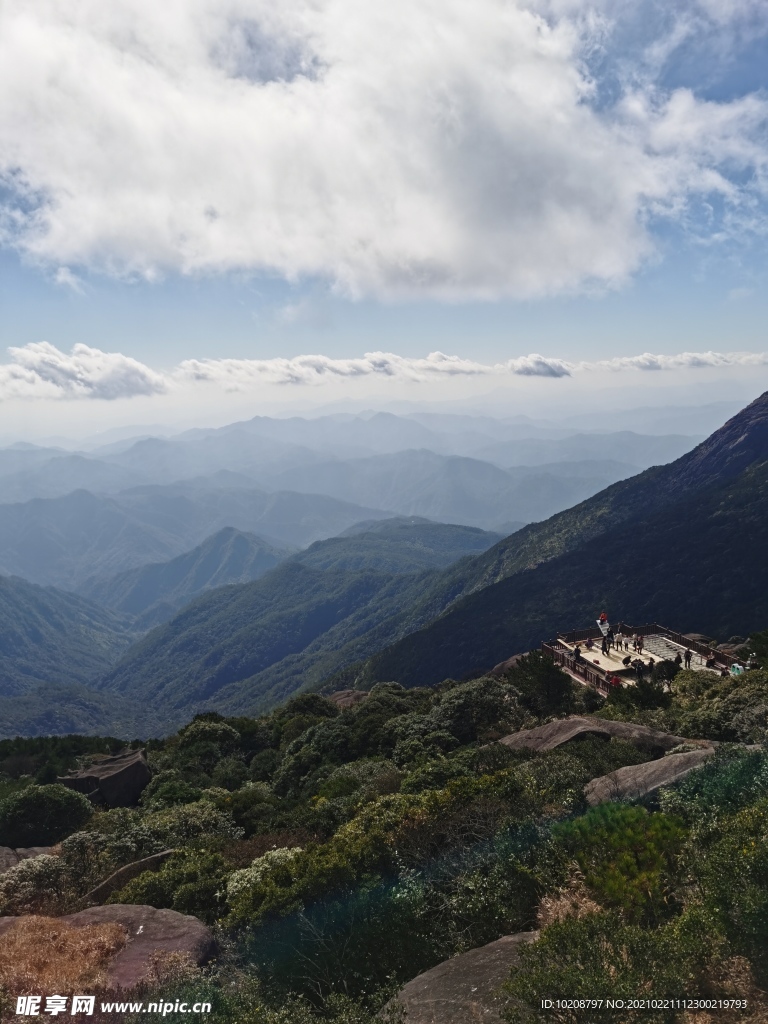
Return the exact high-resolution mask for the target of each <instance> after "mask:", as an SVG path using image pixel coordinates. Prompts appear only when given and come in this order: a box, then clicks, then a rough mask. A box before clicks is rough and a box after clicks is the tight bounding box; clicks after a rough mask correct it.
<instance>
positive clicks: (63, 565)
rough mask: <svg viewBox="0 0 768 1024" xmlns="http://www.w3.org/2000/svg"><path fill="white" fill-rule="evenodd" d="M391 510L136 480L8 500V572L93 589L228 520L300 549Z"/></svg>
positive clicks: (2, 515)
mask: <svg viewBox="0 0 768 1024" xmlns="http://www.w3.org/2000/svg"><path fill="white" fill-rule="evenodd" d="M387 515H388V513H386V512H384V511H381V510H378V509H369V508H363V507H359V506H355V505H351V504H349V503H348V502H341V501H337V500H336V499H334V498H330V497H328V496H325V495H317V496H315V495H306V494H292V493H290V492H278V493H272V494H267V493H266V492H264V491H259V490H256V489H253V488H252V489H245V488H243V489H237V490H234V489H230V490H223V489H214V490H207V489H206V486H205V483H204V482H203V483H196V482H194V481H193V482H190V483H188V484H175V485H170V486H167V487H160V486H154V487H152V486H149V487H142V488H134V489H131V490H129V491H124V492H121V493H119V494H118V495H114V496H112V497H105V496H98V495H94V494H91V493H90V492H87V491H76V492H74V493H73V494H69V495H67V496H66V497H63V498H52V499H34V500H33V501H30V502H25V503H23V504H16V505H0V571H4V572H7V573H10V574H13V575H18V576H22V577H24V578H25V579H28V580H30V581H32V582H35V583H41V584H54V585H56V586H60V587H64V588H66V589H78V588H80V587H92V586H93V585H95V584H94V583H93V582H92V581H94V580H95V579H96V578H100V577H102V578H106V577H111V576H114V575H116V574H117V573H119V572H122V571H125V570H127V569H134V568H141V567H143V566H145V565H147V564H149V563H153V562H161V561H166V560H168V559H171V558H175V557H177V556H179V555H182V554H184V553H185V552H186V551H189V550H190V549H191V548H193V547H194V546H195V545H197V544H200V543H201V542H202V541H203V540H204V539H205V538H206V537H209V536H211V535H212V534H214V533H216V532H217V531H218V530H221V529H223V528H224V527H234V528H235V529H239V530H243V531H246V532H252V533H256V534H258V535H259V536H261V537H263V538H264V540H265V541H266V542H268V543H270V544H272V545H273V546H275V547H278V548H279V547H301V546H303V545H305V544H309V543H312V542H313V541H315V540H317V539H320V538H322V537H328V536H334V535H336V534H338V533H339V532H341V531H342V530H344V529H346V528H347V527H349V526H352V525H354V524H355V523H357V522H359V521H360V520H363V519H384V518H386V517H387Z"/></svg>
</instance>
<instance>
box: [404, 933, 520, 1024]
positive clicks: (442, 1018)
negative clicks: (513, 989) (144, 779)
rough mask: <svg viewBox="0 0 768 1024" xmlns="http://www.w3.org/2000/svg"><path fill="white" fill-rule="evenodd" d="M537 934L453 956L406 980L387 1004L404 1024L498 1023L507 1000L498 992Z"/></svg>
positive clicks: (505, 939) (514, 938)
mask: <svg viewBox="0 0 768 1024" xmlns="http://www.w3.org/2000/svg"><path fill="white" fill-rule="evenodd" d="M537 937H538V932H518V934H517V935H505V936H504V937H503V938H501V939H497V940H496V942H490V943H488V945H487V946H480V947H479V948H478V949H471V950H470V951H469V952H468V953H462V954H461V955H460V956H455V957H452V958H451V959H450V960H446V961H444V963H442V964H438V965H437V967H433V968H432V970H431V971H426V972H425V973H424V974H420V975H419V976H418V977H417V978H414V979H413V981H409V982H408V984H407V985H405V986H404V987H403V988H402V989H401V990H400V991H399V992H398V994H397V995H396V996H395V997H394V999H393V1000H392V1002H393V1003H395V1004H396V1003H399V1004H400V1005H401V1006H403V1007H404V1008H405V1011H406V1020H407V1021H408V1024H470V1022H472V1021H482V1022H483V1024H502V1019H501V1011H502V1010H503V1009H504V1007H505V1006H506V1005H507V1002H508V1000H507V997H506V996H505V995H504V993H503V992H501V991H500V989H501V986H502V985H503V984H504V982H505V981H506V980H507V978H508V977H509V972H510V969H511V968H512V966H513V965H514V964H515V963H516V962H517V960H518V951H519V949H520V946H521V944H522V943H524V942H531V941H532V940H533V939H535V938H537Z"/></svg>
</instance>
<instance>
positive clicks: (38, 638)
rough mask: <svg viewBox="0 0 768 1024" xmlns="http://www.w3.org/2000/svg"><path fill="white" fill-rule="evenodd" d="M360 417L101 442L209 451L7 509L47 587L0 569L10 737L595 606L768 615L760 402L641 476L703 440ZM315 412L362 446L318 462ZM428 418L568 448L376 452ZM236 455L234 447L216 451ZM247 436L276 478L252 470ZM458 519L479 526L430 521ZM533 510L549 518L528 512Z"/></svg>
mask: <svg viewBox="0 0 768 1024" xmlns="http://www.w3.org/2000/svg"><path fill="white" fill-rule="evenodd" d="M358 419H359V422H358ZM358 419H355V418H352V417H327V418H325V419H324V420H322V421H306V420H297V421H272V420H269V421H266V422H265V421H264V420H260V419H258V418H257V419H256V420H254V421H250V423H248V424H235V425H233V427H232V428H221V430H219V431H193V432H190V433H189V434H187V435H183V436H182V437H181V439H170V440H169V441H165V440H158V439H150V440H149V441H148V442H140V443H139V444H138V445H137V444H130V443H126V442H123V441H119V442H116V443H115V444H112V445H109V446H107V447H108V448H109V449H110V450H109V451H103V452H102V455H104V456H108V457H107V458H106V459H105V461H104V463H103V464H104V465H105V466H107V467H108V469H109V470H110V471H112V470H115V468H116V467H117V470H116V471H119V472H121V473H127V474H130V473H134V472H136V473H144V472H146V471H147V469H148V468H149V469H150V470H151V472H152V473H157V474H158V475H159V476H162V474H163V473H166V474H170V473H172V468H171V467H172V466H173V465H174V463H173V453H174V452H176V453H177V454H178V453H179V452H181V453H182V454H181V463H180V465H181V468H182V469H185V470H187V471H188V470H190V468H191V467H192V466H193V465H194V466H198V467H199V466H200V465H205V468H206V470H208V472H207V475H206V474H204V475H202V476H200V477H195V478H192V479H188V480H182V481H178V482H170V481H169V480H168V479H167V478H166V479H165V480H164V481H163V482H162V483H154V484H146V483H145V484H141V485H140V486H133V487H129V488H125V489H121V490H118V491H117V492H116V493H113V494H94V493H91V492H88V491H86V490H80V491H75V492H74V493H71V494H68V495H65V496H62V497H57V498H47V499H42V498H38V499H34V500H30V501H27V502H18V503H6V504H0V572H4V573H8V574H12V575H16V576H24V577H25V579H26V580H28V581H32V583H30V582H25V580H22V579H10V580H9V579H3V580H1V581H0V582H1V583H2V587H3V588H5V590H4V591H3V592H0V605H2V602H4V612H5V620H6V622H7V623H8V624H9V627H10V628H8V629H6V635H7V641H8V642H7V644H6V646H5V647H4V648H2V650H1V651H0V657H2V658H3V659H5V660H2V661H0V670H2V673H3V674H2V676H0V716H3V720H4V721H5V722H6V725H4V726H2V730H0V731H4V730H6V729H13V728H20V729H23V730H26V731H39V730H41V729H53V728H54V724H55V723H58V724H56V726H55V730H54V731H58V730H59V728H61V729H64V728H75V729H76V730H80V729H83V730H85V731H92V730H102V731H105V730H106V731H112V732H114V731H115V729H114V728H112V726H115V728H117V727H118V726H120V723H122V725H121V726H120V728H121V729H122V730H123V732H124V734H126V735H127V734H128V733H129V732H135V733H138V734H141V733H152V732H157V731H164V730H166V729H170V728H175V727H176V726H178V725H179V724H180V723H182V722H183V721H185V720H186V719H188V718H189V717H190V715H191V714H193V713H195V712H196V711H199V710H206V709H212V708H213V709H217V710H219V709H220V710H222V711H227V712H231V713H247V712H253V711H259V710H265V709H267V708H269V707H271V706H274V704H275V703H277V702H279V701H281V700H283V699H285V697H286V696H289V695H290V694H292V693H295V692H297V691H299V690H304V689H308V688H309V689H312V688H318V687H323V686H328V685H339V686H341V685H344V686H347V685H368V684H369V683H371V682H375V681H377V680H387V679H398V680H400V681H402V682H404V683H406V684H408V685H419V684H429V683H434V682H436V681H439V680H440V679H442V678H444V677H446V676H454V677H461V676H464V675H467V674H472V673H474V672H477V671H481V670H484V669H487V668H488V667H490V666H491V665H493V664H494V663H496V662H498V661H500V660H502V659H503V658H504V657H506V656H508V655H510V654H513V653H516V652H517V651H519V650H523V649H526V648H528V647H530V646H531V645H532V644H538V643H539V642H540V640H541V639H542V638H543V637H545V636H547V635H548V634H550V633H552V632H553V631H554V630H556V629H557V628H559V627H561V626H563V625H567V626H572V625H576V624H578V623H579V622H588V621H591V619H592V618H593V617H594V615H595V614H596V610H599V609H600V608H602V607H603V606H607V607H608V608H609V610H610V612H611V614H612V615H614V616H621V617H624V618H627V619H631V618H633V617H652V618H667V620H668V621H669V624H670V625H674V626H677V627H679V628H682V629H697V630H704V631H708V632H712V633H714V634H718V635H725V634H730V633H741V634H744V633H746V632H749V631H750V630H752V629H754V628H759V627H761V626H764V624H765V620H766V619H767V618H768V606H766V600H765V598H764V597H763V594H764V593H766V586H765V584H766V583H768V578H766V576H767V575H768V567H764V565H763V562H764V559H761V558H760V557H759V555H760V552H761V551H762V550H764V549H765V541H766V537H765V530H766V527H765V525H764V524H765V523H768V495H767V493H766V468H765V467H766V463H768V428H767V427H766V423H767V422H768V396H763V397H762V398H761V399H758V400H757V401H756V402H754V403H753V404H752V405H751V406H749V407H748V408H747V409H745V410H743V411H742V412H740V413H738V414H737V416H735V417H734V418H733V419H732V420H730V421H729V422H728V423H727V424H726V425H725V426H724V427H722V428H721V429H720V430H718V431H716V432H715V433H714V434H713V435H712V436H711V437H709V438H708V439H707V440H705V441H704V442H702V443H701V444H699V445H698V446H697V447H696V448H694V449H693V450H692V451H688V452H687V453H685V454H683V455H682V456H681V457H679V458H677V459H675V461H673V462H671V463H669V464H667V465H664V466H657V467H655V468H650V469H646V470H645V471H644V472H641V473H639V474H634V475H632V476H631V477H629V478H626V479H622V477H624V476H625V475H626V474H627V473H629V472H631V464H630V463H628V462H627V461H624V460H625V459H626V458H628V456H629V454H631V455H632V457H633V458H635V459H637V460H638V463H637V464H640V465H642V462H643V460H642V459H641V458H640V459H638V456H643V455H645V456H649V455H651V454H655V455H657V456H658V455H660V454H663V452H664V450H665V446H666V448H667V449H669V448H673V449H674V446H675V445H677V449H678V450H679V449H680V448H683V447H686V446H689V445H690V443H691V440H690V438H682V439H680V438H678V439H674V438H672V439H670V438H669V437H661V436H654V437H648V438H641V439H640V440H639V441H637V440H636V438H637V436H638V435H624V436H623V437H619V435H617V434H613V435H611V434H605V435H597V434H592V435H586V434H582V435H577V434H574V433H572V434H570V435H568V436H557V434H558V431H556V430H554V431H553V430H549V431H548V430H547V429H545V428H542V429H541V431H540V435H539V436H538V437H529V438H525V437H517V438H515V437H513V436H510V435H512V434H514V432H515V431H517V432H518V433H519V432H521V431H523V432H524V431H526V430H530V429H531V428H530V426H529V425H526V424H522V425H521V424H511V423H510V424H506V425H505V424H503V423H502V424H499V422H498V421H492V422H493V423H495V424H496V426H495V427H491V426H490V425H489V424H488V423H486V422H485V421H484V420H483V418H482V417H477V418H476V419H477V421H478V422H477V423H474V422H473V423H472V424H471V425H469V426H468V424H467V423H465V422H464V419H468V418H463V417H456V418H452V417H442V418H440V417H434V418H433V419H431V420H429V422H428V423H419V422H416V420H408V419H405V418H402V417H391V418H389V417H384V418H383V419H379V420H377V421H376V422H375V423H374V424H373V425H372V426H370V427H368V426H366V424H369V423H370V421H371V420H372V419H373V417H367V418H366V417H361V418H358ZM318 422H319V425H318ZM308 424H314V427H313V428H312V429H315V430H316V433H317V437H316V438H315V441H314V443H318V444H319V443H321V441H322V443H326V442H327V443H328V444H329V445H330V444H332V443H333V444H336V443H339V444H340V443H341V439H342V438H346V440H347V442H351V441H354V442H355V444H356V445H359V446H360V448H362V449H363V451H362V454H361V451H360V448H352V447H347V449H346V451H345V454H344V457H343V458H341V457H338V458H337V457H334V458H330V459H329V458H327V457H326V458H325V459H324V461H323V460H321V459H320V457H319V453H318V451H315V450H312V449H310V448H309V447H307V446H305V445H304V442H305V441H307V440H308V439H309V438H308V435H309V434H310V433H311V429H310V426H308ZM414 424H415V426H416V428H418V429H419V430H422V431H431V433H432V434H433V435H436V436H437V435H438V434H439V436H441V437H443V438H445V437H447V436H448V435H450V434H451V432H453V433H454V434H455V435H456V436H458V437H460V438H463V440H462V442H461V443H462V444H467V445H469V444H470V441H471V443H472V444H474V443H475V442H476V441H477V438H478V437H480V439H481V440H482V441H484V442H486V443H487V444H502V445H506V444H510V443H512V442H520V443H522V444H531V445H536V446H538V455H537V458H540V457H541V456H542V452H544V450H545V448H546V446H548V445H550V444H554V445H559V446H560V447H559V448H558V453H559V454H560V455H566V457H565V458H564V459H558V460H556V461H555V462H554V464H551V463H550V464H542V465H530V466H529V465H524V464H521V465H517V466H513V467H511V468H506V469H505V468H503V467H502V466H499V465H494V464H492V463H491V462H486V461H482V460H480V459H477V458H473V457H469V456H465V455H458V454H454V453H447V454H446V453H439V452H435V451H434V450H427V449H424V448H418V449H409V450H405V451H402V450H398V451H395V452H387V451H379V452H377V453H375V454H371V453H370V451H368V452H366V451H365V450H364V448H365V444H369V443H372V441H371V438H375V437H378V438H379V444H380V446H381V447H385V446H386V445H387V444H392V445H397V444H402V443H403V441H404V440H409V439H412V438H413V437H414V433H415V431H414ZM470 426H471V429H470ZM438 428H439V429H438ZM265 431H272V432H273V433H274V434H275V436H269V437H265V436H263V435H264V432H265ZM366 431H369V432H368V433H367V432H366ZM494 431H495V436H494ZM507 431H509V433H506V432H507ZM553 434H554V435H555V436H552V435H553ZM251 435H253V436H255V438H256V444H255V446H251V447H250V448H249V444H250V441H249V438H251ZM334 438H335V440H332V439H334ZM473 438H474V440H472V439H473ZM585 439H586V440H585ZM433 440H434V438H433ZM595 444H597V446H598V447H597V450H596V449H595ZM178 445H181V446H182V447H181V448H177V447H175V446H178ZM184 446H189V447H188V448H187V449H185V448H184ZM238 446H241V450H240V455H239V456H238V458H239V459H240V462H239V463H238V462H237V459H234V457H233V462H232V464H231V465H221V464H220V463H217V459H218V458H219V456H220V455H221V453H222V452H225V451H234V450H236V449H237V448H238ZM542 446H545V447H542ZM568 446H570V447H568ZM612 446H618V448H619V449H620V454H621V456H622V458H620V459H618V460H617V459H614V458H612V456H613V455H614V454H615V447H612ZM633 446H634V447H633ZM546 450H547V451H548V450H549V449H546ZM41 451H42V452H44V451H45V450H42V449H34V448H25V447H17V448H14V449H6V450H4V451H0V485H2V484H3V483H4V482H7V481H8V480H10V479H12V478H17V477H18V473H19V472H21V470H20V469H19V463H20V460H21V461H22V462H23V459H24V458H26V457H27V456H28V457H29V459H30V460H31V461H30V462H29V463H28V464H27V469H29V468H30V466H31V467H33V468H34V467H35V466H37V468H38V469H40V471H41V472H43V471H44V469H45V465H46V463H45V458H46V457H47V456H46V455H45V454H41ZM184 451H186V452H187V455H184ZM201 451H204V452H207V453H208V454H207V455H206V458H210V462H209V463H205V459H202V457H200V458H199V457H198V456H200V452H201ZM523 451H524V449H523V448H520V447H518V448H517V452H518V458H522V457H523V456H522V455H521V454H520V453H521V452H523ZM254 452H260V453H261V454H260V455H259V458H260V459H261V460H262V461H261V463H260V467H261V468H260V469H259V472H260V473H262V474H263V476H264V477H265V479H267V480H268V483H267V484H266V485H265V486H266V487H267V488H275V489H274V490H270V489H264V488H261V487H259V488H257V487H255V486H254V484H253V481H252V479H251V477H250V476H249V475H248V474H249V473H250V472H251V471H252V470H253V466H252V465H251V466H250V468H249V464H248V460H249V459H251V457H252V456H253V453H254ZM591 455H594V456H595V457H594V458H592V457H590V456H591ZM273 456H274V457H273ZM578 456H584V457H583V458H579V457H578ZM59 457H60V458H69V457H70V456H68V455H66V454H62V453H58V454H57V455H56V458H59ZM75 458H76V459H78V460H79V459H81V458H83V459H84V461H86V462H87V461H88V460H87V459H85V458H84V457H82V456H76V457H75ZM185 458H186V459H187V461H186V462H185V461H184V459H185ZM73 465H74V463H73ZM77 465H78V466H79V465H80V463H79V462H77ZM214 467H215V469H214ZM238 467H239V468H238ZM243 470H245V472H244V471H243ZM25 471H26V470H25ZM115 479H117V478H115ZM607 481H616V482H611V483H610V485H609V486H607V487H605V486H602V484H603V483H604V482H607ZM289 484H291V485H292V486H291V488H290V489H287V487H288V485H289ZM305 488H306V490H305ZM312 488H314V491H313V490H312ZM598 488H601V489H599V491H598V493H593V492H594V491H595V490H598ZM318 491H319V492H321V493H318ZM585 494H587V495H591V496H589V497H586V499H585V500H580V499H581V498H583V497H584V495H585ZM568 501H570V502H575V504H573V505H572V507H569V508H567V509H566V510H564V511H560V512H558V513H557V514H555V515H549V513H548V512H547V509H548V508H549V509H552V508H562V505H563V503H565V502H568ZM393 509H394V511H395V512H397V513H399V515H398V516H396V517H394V518H393V515H392V510H393ZM521 512H522V513H523V514H520V513H521ZM449 513H450V514H451V515H452V516H453V517H454V518H455V519H458V520H461V517H463V518H464V524H463V525H462V523H461V521H459V523H454V524H446V523H439V522H434V521H432V520H434V519H438V518H441V517H446V516H447V515H448V514H449ZM536 516H540V517H541V518H542V519H544V521H541V522H532V523H530V525H528V526H522V523H523V521H525V520H530V519H534V518H535V517H536ZM545 516H547V518H544V517H545ZM467 521H469V524H467ZM477 521H481V522H483V523H501V524H503V526H504V528H505V529H504V533H505V534H507V533H508V534H510V535H509V536H506V535H505V536H503V537H502V538H500V537H499V534H498V533H494V532H491V531H483V530H482V529H479V528H478V527H477V526H474V525H472V523H473V522H477ZM521 527H522V528H521ZM291 549H292V550H291ZM297 549H301V550H297ZM33 583H41V584H55V585H56V586H57V587H58V588H61V589H59V590H56V589H53V588H52V587H50V586H46V587H41V586H33V585H32V584H33ZM63 590H68V591H73V590H75V591H78V593H79V594H80V595H84V596H77V597H76V596H75V595H74V594H72V593H68V594H65V593H63V592H62V591H63ZM3 593H4V594H5V596H4V597H3ZM151 627H156V628H151ZM147 629H149V630H150V631H149V632H148V633H146V634H145V635H144V636H141V637H139V633H140V632H142V631H145V630H147ZM54 694H55V695H56V696H55V697H54V696H53V695H54ZM44 695H47V696H44ZM51 700H53V701H54V704H53V705H52V704H51ZM52 716H53V717H52ZM54 718H55V723H54ZM14 723H17V724H16V725H14ZM35 723H38V724H37V725H36V724H35ZM43 723H45V724H43ZM52 723H54V724H52ZM106 723H111V724H112V725H111V726H108V725H107V724H106ZM6 734H7V732H6Z"/></svg>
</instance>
